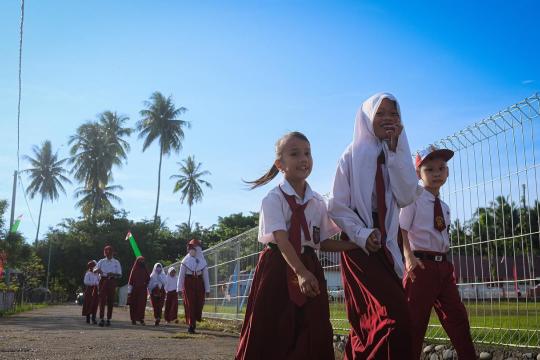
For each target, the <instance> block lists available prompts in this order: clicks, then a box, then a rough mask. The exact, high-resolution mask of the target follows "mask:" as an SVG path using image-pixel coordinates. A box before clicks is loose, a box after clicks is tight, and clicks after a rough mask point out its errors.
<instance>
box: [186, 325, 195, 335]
mask: <svg viewBox="0 0 540 360" xmlns="http://www.w3.org/2000/svg"><path fill="white" fill-rule="evenodd" d="M187 332H188V334H195V328H194V327H193V326H190V327H189V328H188V331H187Z"/></svg>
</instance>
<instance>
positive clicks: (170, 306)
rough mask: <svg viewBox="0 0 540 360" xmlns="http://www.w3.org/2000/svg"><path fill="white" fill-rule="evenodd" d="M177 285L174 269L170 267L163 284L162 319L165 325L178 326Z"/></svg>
mask: <svg viewBox="0 0 540 360" xmlns="http://www.w3.org/2000/svg"><path fill="white" fill-rule="evenodd" d="M177 284H178V276H176V269H175V268H173V267H172V266H171V267H170V268H169V271H168V272H167V282H166V283H165V294H166V295H165V311H164V318H165V321H166V322H167V324H169V323H170V322H173V321H174V323H175V324H178V291H177V290H176V287H177Z"/></svg>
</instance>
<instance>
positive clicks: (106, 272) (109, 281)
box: [94, 258, 122, 320]
mask: <svg viewBox="0 0 540 360" xmlns="http://www.w3.org/2000/svg"><path fill="white" fill-rule="evenodd" d="M97 270H101V271H102V273H101V274H100V275H99V285H98V290H99V318H100V319H102V320H103V317H104V314H105V306H107V320H110V319H111V318H112V313H113V305H114V295H115V292H116V278H115V275H113V274H117V276H121V275H122V267H121V266H120V262H119V261H118V260H116V259H115V258H111V259H108V258H103V259H101V260H99V261H98V263H97V265H96V267H95V269H94V272H96V271H97Z"/></svg>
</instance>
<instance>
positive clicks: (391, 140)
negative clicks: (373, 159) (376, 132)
mask: <svg viewBox="0 0 540 360" xmlns="http://www.w3.org/2000/svg"><path fill="white" fill-rule="evenodd" d="M385 130H386V135H387V136H388V138H387V143H388V149H389V150H390V151H393V152H395V151H396V149H397V144H398V139H399V135H400V134H401V132H402V131H403V125H401V123H395V124H391V125H386V126H385Z"/></svg>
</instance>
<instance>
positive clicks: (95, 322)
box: [92, 317, 97, 325]
mask: <svg viewBox="0 0 540 360" xmlns="http://www.w3.org/2000/svg"><path fill="white" fill-rule="evenodd" d="M92 324H94V325H96V324H97V321H96V318H95V317H93V318H92Z"/></svg>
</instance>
